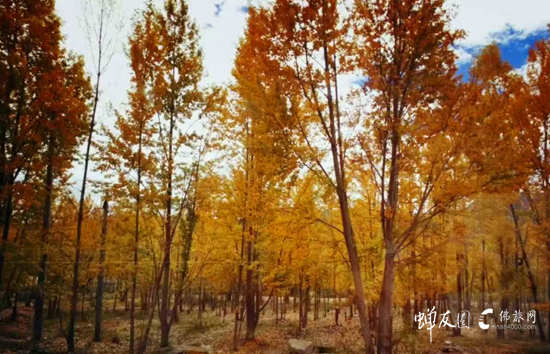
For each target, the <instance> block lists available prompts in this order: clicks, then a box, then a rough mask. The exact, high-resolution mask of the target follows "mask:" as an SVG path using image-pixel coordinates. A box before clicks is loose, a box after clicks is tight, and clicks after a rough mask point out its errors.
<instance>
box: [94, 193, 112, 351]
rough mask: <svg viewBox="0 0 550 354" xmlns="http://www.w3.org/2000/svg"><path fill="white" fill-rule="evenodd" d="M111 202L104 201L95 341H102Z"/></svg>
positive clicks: (96, 296)
mask: <svg viewBox="0 0 550 354" xmlns="http://www.w3.org/2000/svg"><path fill="white" fill-rule="evenodd" d="M108 214H109V203H108V202H107V200H105V201H104V202H103V225H102V228H101V251H100V252H99V267H100V269H99V275H98V276H97V289H96V295H95V298H96V304H95V331H94V342H101V315H102V313H103V286H104V283H105V246H106V244H107V218H108Z"/></svg>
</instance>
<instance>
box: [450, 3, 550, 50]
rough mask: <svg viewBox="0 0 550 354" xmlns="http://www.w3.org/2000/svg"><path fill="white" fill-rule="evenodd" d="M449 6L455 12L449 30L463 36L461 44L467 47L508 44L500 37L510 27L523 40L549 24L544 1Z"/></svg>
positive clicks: (549, 6) (549, 8) (548, 9)
mask: <svg viewBox="0 0 550 354" xmlns="http://www.w3.org/2000/svg"><path fill="white" fill-rule="evenodd" d="M453 5H456V6H457V8H456V17H455V19H454V20H453V22H452V27H453V28H456V29H463V30H465V31H466V32H467V37H466V38H465V39H464V40H463V41H462V43H461V44H462V45H464V46H467V47H475V46H480V45H486V44H489V43H490V42H491V41H493V40H499V41H506V40H510V39H511V38H509V37H508V38H507V37H506V36H503V35H502V33H503V31H506V29H507V28H510V27H511V28H513V29H514V30H515V31H518V33H519V34H517V33H516V34H515V35H516V36H517V35H524V36H525V35H527V34H529V33H533V32H535V31H540V30H543V29H544V28H545V26H546V24H547V23H548V22H550V1H548V0H451V1H450V2H449V3H448V5H447V6H449V7H451V6H453ZM504 33H506V32H504ZM497 34H498V35H500V36H501V37H500V38H499V37H498V35H497ZM495 36H496V37H495Z"/></svg>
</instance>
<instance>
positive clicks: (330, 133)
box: [248, 0, 372, 353]
mask: <svg viewBox="0 0 550 354" xmlns="http://www.w3.org/2000/svg"><path fill="white" fill-rule="evenodd" d="M339 25H340V23H339V18H338V9H337V4H336V1H332V0H323V1H313V0H312V1H307V2H306V3H305V4H301V3H298V2H296V1H291V0H279V1H277V2H276V3H275V4H274V5H273V7H272V8H270V9H249V25H248V26H249V31H250V33H251V34H252V36H253V42H252V43H253V44H254V46H255V48H256V53H255V55H258V56H260V58H262V61H263V69H262V70H264V72H269V73H270V75H273V76H274V77H277V76H278V77H280V81H281V82H284V83H285V85H284V86H283V88H282V89H283V90H284V91H283V92H285V94H286V95H287V96H286V99H287V104H288V105H289V106H290V107H291V110H290V111H291V116H290V119H292V120H293V121H294V122H295V123H294V126H295V127H296V130H297V132H298V136H299V137H300V138H299V139H300V140H301V143H297V142H296V141H294V142H293V143H292V145H293V146H294V147H295V149H294V153H295V154H296V155H297V156H299V158H300V161H301V163H303V164H304V165H305V166H307V168H309V169H311V170H313V171H315V173H316V174H318V175H320V176H322V178H323V179H325V180H326V183H327V184H329V185H331V186H332V188H333V191H334V193H335V194H336V196H337V199H338V203H339V209H340V214H341V215H340V216H341V219H342V228H343V230H342V234H343V236H344V240H345V243H346V249H347V252H348V257H349V262H350V267H351V273H352V275H353V283H354V290H355V294H356V304H357V308H358V312H359V319H360V323H361V333H362V338H363V340H364V343H365V348H366V351H367V352H368V353H370V352H371V351H372V341H371V335H370V324H369V321H368V318H367V309H366V300H365V292H364V288H363V282H362V279H361V271H360V264H359V258H358V253H357V249H356V243H355V234H354V230H353V225H352V220H351V214H350V206H349V196H348V183H349V176H348V175H347V174H346V156H345V155H346V149H347V147H348V145H347V141H346V137H345V134H344V131H343V126H342V125H343V122H342V116H341V112H340V108H339V94H338V81H337V76H338V74H339V73H341V69H340V68H339V67H338V56H339V55H340V54H341V49H342V48H341V46H342V33H343V32H341V29H340V28H339ZM321 92H322V94H321ZM295 97H299V100H294V98H295ZM290 138H291V139H290V140H291V141H292V140H296V139H294V137H290ZM300 146H302V148H300ZM326 160H328V161H331V162H330V163H329V164H327V162H326ZM328 166H330V169H329V167H328Z"/></svg>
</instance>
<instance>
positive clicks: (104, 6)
mask: <svg viewBox="0 0 550 354" xmlns="http://www.w3.org/2000/svg"><path fill="white" fill-rule="evenodd" d="M88 5H89V7H88V10H89V13H87V14H86V15H87V16H97V18H94V19H89V21H90V22H88V26H87V27H86V29H87V31H88V36H89V39H90V42H91V43H93V42H94V41H95V43H97V48H96V49H97V53H94V55H95V64H96V65H95V68H94V69H95V71H96V72H95V74H96V79H95V83H94V97H93V103H92V112H91V116H90V126H89V129H88V132H87V133H88V138H87V141H86V153H85V155H84V171H83V176H82V187H81V189H80V201H79V206H78V221H77V229H76V244H75V260H74V267H73V288H72V297H71V310H70V315H69V324H68V330H67V348H68V351H69V353H73V352H74V335H75V324H76V307H77V302H78V288H79V284H78V272H79V267H80V262H81V260H80V257H81V250H80V243H81V239H82V223H83V221H84V201H85V198H86V182H87V178H88V164H89V161H90V149H91V146H92V138H93V134H94V129H95V123H96V114H97V106H98V102H99V92H100V86H99V85H100V83H101V74H102V73H103V72H104V71H105V69H106V67H107V65H108V64H109V61H110V59H111V57H112V55H113V53H114V47H115V46H116V43H115V42H113V39H112V37H111V35H112V34H111V33H109V30H110V28H109V26H110V25H112V24H111V23H110V22H111V21H117V18H116V17H115V16H116V11H117V8H116V5H117V2H116V0H99V3H98V4H97V5H98V8H95V7H94V5H92V2H91V1H90V2H88ZM86 18H87V17H86Z"/></svg>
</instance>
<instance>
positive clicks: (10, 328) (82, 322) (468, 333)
mask: <svg viewBox="0 0 550 354" xmlns="http://www.w3.org/2000/svg"><path fill="white" fill-rule="evenodd" d="M32 311H33V309H32V307H24V306H21V307H20V308H19V316H18V318H17V321H15V322H13V321H11V318H10V317H11V310H9V311H5V312H4V313H3V314H2V316H1V319H0V353H28V352H29V349H30V347H29V340H30V337H31V331H32V314H33V313H32ZM103 316H104V321H103V338H102V339H103V340H102V342H101V343H95V342H93V341H92V340H91V339H92V336H93V331H94V322H93V312H92V311H91V310H90V311H89V312H85V316H84V318H83V319H82V318H78V322H77V330H76V339H77V342H76V348H77V353H113V354H115V353H121V354H122V353H127V352H128V338H129V331H130V328H129V313H128V312H127V311H124V310H117V311H115V312H112V311H111V310H108V311H106V312H105V313H104V315H103ZM333 316H334V315H333V314H331V313H330V312H329V313H328V315H327V317H324V316H323V314H321V318H320V319H319V320H317V321H313V320H312V319H311V318H310V321H309V323H308V328H307V329H306V330H304V331H302V332H301V333H298V332H297V329H296V327H297V314H294V313H292V311H291V312H290V313H289V314H287V319H286V320H283V321H279V323H278V324H275V317H274V316H273V314H272V312H271V310H268V309H266V313H265V315H264V316H262V318H261V319H260V323H259V326H258V329H257V336H256V340H254V341H252V342H248V343H243V344H242V345H241V347H240V350H239V351H238V352H237V353H268V352H270V351H273V350H281V351H282V353H285V352H286V350H287V347H288V340H289V339H291V338H299V339H305V340H309V341H312V342H313V343H314V344H315V345H316V346H317V347H325V348H327V349H329V350H330V351H331V352H333V353H350V354H351V353H361V338H360V333H359V322H358V318H357V316H355V317H353V318H352V319H351V320H348V321H344V320H342V321H341V323H340V325H339V326H336V325H335V324H334V317H333ZM62 317H63V319H62V325H63V326H65V325H66V321H67V316H66V315H65V316H62ZM137 318H138V320H137V330H136V333H137V335H138V336H139V335H140V333H141V330H142V328H143V327H144V326H145V323H146V316H145V315H144V314H138V316H137ZM232 320H233V317H232V316H231V315H230V314H228V315H227V317H226V320H225V321H224V320H223V318H221V317H218V316H216V314H215V312H213V311H207V312H206V314H205V315H204V317H203V321H202V322H203V323H202V325H200V323H199V320H198V318H197V312H196V311H195V312H192V313H190V314H187V313H183V314H181V316H180V319H179V322H178V323H175V324H174V326H173V327H172V330H171V332H170V341H171V344H172V345H173V346H178V345H183V344H186V345H194V346H208V347H210V348H212V352H213V353H229V352H231V344H232V336H233V321H232ZM396 327H397V328H396V329H395V334H394V337H395V338H394V340H395V342H396V347H395V352H396V353H419V354H430V353H439V352H441V349H442V347H443V342H445V341H451V342H452V344H453V346H458V347H460V349H461V350H462V351H463V352H464V353H472V354H481V353H495V354H497V353H498V354H508V353H550V346H547V345H546V346H545V345H541V344H540V343H538V342H537V341H536V340H534V339H528V337H529V336H528V333H519V331H509V333H507V339H506V340H504V341H497V340H496V335H495V334H494V333H491V332H489V333H483V332H482V331H481V330H479V329H478V330H476V329H475V328H472V329H465V330H463V335H462V336H461V337H452V333H451V332H450V331H447V330H443V329H439V328H434V330H433V332H432V343H430V339H429V332H428V331H427V330H425V329H422V330H417V331H414V330H411V331H408V332H405V331H403V329H402V328H403V326H402V325H401V326H399V325H398V324H396ZM399 327H401V329H399ZM60 328H61V324H60V321H59V318H56V319H48V320H46V322H45V331H44V341H43V343H44V345H43V350H44V351H45V352H47V353H64V352H66V341H65V338H64V336H63V333H62V331H61V330H60ZM243 330H244V329H243ZM516 332H517V333H516ZM159 337H160V331H159V324H158V320H156V322H154V323H153V328H152V331H151V341H150V342H149V346H148V348H149V349H150V350H153V349H155V348H158V344H159Z"/></svg>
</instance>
